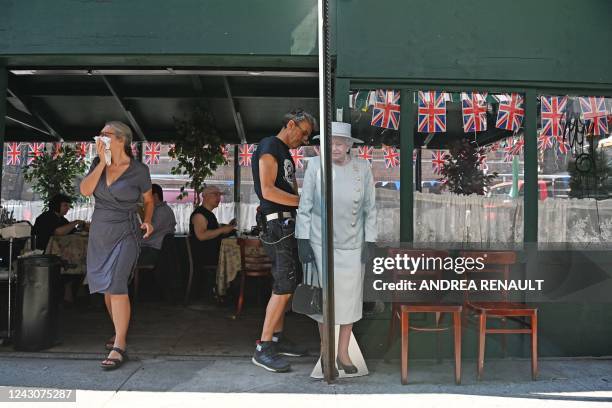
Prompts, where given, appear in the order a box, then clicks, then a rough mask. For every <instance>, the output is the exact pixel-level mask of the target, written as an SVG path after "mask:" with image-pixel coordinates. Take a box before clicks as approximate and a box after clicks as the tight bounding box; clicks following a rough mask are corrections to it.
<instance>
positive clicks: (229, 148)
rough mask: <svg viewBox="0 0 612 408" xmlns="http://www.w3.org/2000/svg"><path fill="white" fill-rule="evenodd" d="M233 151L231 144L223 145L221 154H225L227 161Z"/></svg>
mask: <svg viewBox="0 0 612 408" xmlns="http://www.w3.org/2000/svg"><path fill="white" fill-rule="evenodd" d="M231 151H232V145H231V144H224V145H221V154H222V155H223V158H224V159H225V161H229V159H230V157H231Z"/></svg>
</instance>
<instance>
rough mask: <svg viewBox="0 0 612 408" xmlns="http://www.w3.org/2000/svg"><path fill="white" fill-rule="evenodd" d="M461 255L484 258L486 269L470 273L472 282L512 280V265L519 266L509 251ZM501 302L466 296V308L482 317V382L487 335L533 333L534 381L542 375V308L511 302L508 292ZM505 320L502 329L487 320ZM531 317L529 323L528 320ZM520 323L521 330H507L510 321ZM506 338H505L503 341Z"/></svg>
mask: <svg viewBox="0 0 612 408" xmlns="http://www.w3.org/2000/svg"><path fill="white" fill-rule="evenodd" d="M459 256H461V257H469V258H484V259H485V262H484V263H485V267H484V269H482V270H480V271H479V270H473V271H470V272H469V273H467V277H468V278H469V279H475V280H476V279H479V278H480V279H484V276H487V275H489V276H490V275H491V274H493V275H495V274H498V275H499V274H501V275H502V277H501V279H503V280H508V279H509V278H510V270H511V267H512V265H514V264H515V263H516V254H515V253H514V252H509V251H499V252H475V251H466V252H460V254H459ZM499 295H500V296H499V297H500V298H501V301H478V300H475V299H474V298H473V297H470V294H469V292H467V293H466V298H465V303H464V305H465V307H466V309H467V310H469V311H472V312H473V313H475V314H476V316H477V317H478V364H477V372H478V379H479V380H480V379H481V378H482V373H483V370H484V356H485V344H486V342H485V341H486V335H487V334H503V335H506V334H530V335H531V378H532V379H533V380H536V379H537V376H538V309H537V308H536V307H532V306H529V305H527V304H525V303H518V302H510V301H509V299H508V293H507V292H505V291H502V292H501V293H500V294H499ZM489 318H497V319H501V320H502V325H503V327H502V328H495V329H494V328H487V319H489ZM525 318H529V322H526V321H525ZM508 320H509V321H513V322H517V323H519V325H520V326H521V327H520V328H507V326H506V322H507V321H508ZM503 339H505V337H504V338H503ZM503 346H504V349H505V342H504V343H503Z"/></svg>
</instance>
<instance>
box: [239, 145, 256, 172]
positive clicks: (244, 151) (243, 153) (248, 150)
mask: <svg viewBox="0 0 612 408" xmlns="http://www.w3.org/2000/svg"><path fill="white" fill-rule="evenodd" d="M254 153H255V145H254V144H241V145H240V146H238V164H239V165H240V166H242V167H251V159H252V158H253V154H254Z"/></svg>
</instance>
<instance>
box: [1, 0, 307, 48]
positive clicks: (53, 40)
mask: <svg viewBox="0 0 612 408" xmlns="http://www.w3.org/2000/svg"><path fill="white" fill-rule="evenodd" d="M316 19H317V2H316V0H232V1H228V0H176V1H171V2H170V1H161V0H155V1H153V0H131V1H125V0H114V1H113V0H106V1H93V0H92V1H87V0H81V1H75V0H54V1H48V0H28V1H18V0H0V55H2V54H4V55H17V54H22V55H23V54H219V55H236V54H238V55H315V54H317V33H316V21H317V20H316Z"/></svg>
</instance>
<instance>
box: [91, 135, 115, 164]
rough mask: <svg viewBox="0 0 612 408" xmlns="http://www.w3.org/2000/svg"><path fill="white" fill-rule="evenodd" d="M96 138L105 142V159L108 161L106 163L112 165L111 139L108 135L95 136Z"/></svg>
mask: <svg viewBox="0 0 612 408" xmlns="http://www.w3.org/2000/svg"><path fill="white" fill-rule="evenodd" d="M94 140H95V141H96V142H97V141H98V140H101V141H102V143H104V160H105V161H106V165H107V166H110V164H111V152H110V142H111V139H110V137H108V136H95V137H94Z"/></svg>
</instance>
